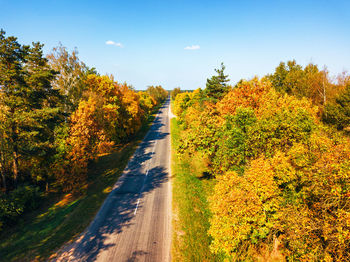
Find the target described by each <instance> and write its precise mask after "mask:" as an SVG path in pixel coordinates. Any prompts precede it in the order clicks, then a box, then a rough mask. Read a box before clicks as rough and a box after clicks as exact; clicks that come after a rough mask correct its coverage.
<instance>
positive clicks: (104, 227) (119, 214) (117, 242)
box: [54, 100, 171, 262]
mask: <svg viewBox="0 0 350 262" xmlns="http://www.w3.org/2000/svg"><path fill="white" fill-rule="evenodd" d="M168 114H169V100H167V101H166V103H165V104H164V105H163V107H162V108H161V109H160V111H159V113H158V115H157V117H156V119H155V121H154V123H153V125H152V127H151V129H150V131H149V132H148V134H147V135H146V137H145V139H144V140H143V141H142V143H141V144H140V146H139V147H138V149H137V150H136V151H135V154H134V156H133V157H132V158H131V159H130V161H129V163H128V166H127V167H126V169H125V170H124V172H123V175H122V176H121V177H120V179H119V180H118V182H117V183H116V184H115V186H114V188H113V191H112V192H111V193H110V194H109V196H108V197H107V199H106V200H105V202H104V204H103V205H102V207H101V209H100V211H99V212H98V214H97V215H96V217H95V219H94V221H93V222H92V223H91V224H90V226H89V227H88V229H87V230H86V231H85V232H84V233H83V234H82V235H81V236H80V237H79V239H78V240H76V241H75V242H74V243H72V244H70V245H68V246H66V247H64V248H63V250H62V251H60V252H59V254H60V255H59V256H58V257H57V258H55V259H54V261H153V262H154V261H162V262H163V261H170V242H171V184H170V129H169V116H168Z"/></svg>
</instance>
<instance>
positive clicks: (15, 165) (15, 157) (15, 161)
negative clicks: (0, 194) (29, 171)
mask: <svg viewBox="0 0 350 262" xmlns="http://www.w3.org/2000/svg"><path fill="white" fill-rule="evenodd" d="M13 179H14V182H15V187H17V182H18V153H17V146H16V145H15V146H14V150H13Z"/></svg>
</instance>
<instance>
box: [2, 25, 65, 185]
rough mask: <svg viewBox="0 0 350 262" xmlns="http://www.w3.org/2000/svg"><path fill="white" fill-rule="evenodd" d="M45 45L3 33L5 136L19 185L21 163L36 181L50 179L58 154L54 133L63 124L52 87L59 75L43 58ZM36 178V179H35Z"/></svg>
mask: <svg viewBox="0 0 350 262" xmlns="http://www.w3.org/2000/svg"><path fill="white" fill-rule="evenodd" d="M42 47H43V45H41V44H39V43H33V45H32V46H27V45H21V44H19V43H18V42H17V38H16V37H12V36H10V37H6V36H5V32H4V31H3V30H1V31H0V91H1V101H0V103H1V107H3V108H6V110H3V114H4V121H5V122H6V123H3V125H2V126H6V127H7V128H6V129H5V130H3V132H4V135H6V136H7V137H8V141H7V143H8V144H9V145H8V146H7V148H8V150H9V151H11V154H10V155H11V159H8V161H11V162H12V173H13V180H14V184H15V185H17V182H18V180H19V175H20V172H21V168H20V167H19V164H20V163H24V162H26V161H27V163H29V165H28V164H27V167H28V166H31V169H32V170H26V171H27V172H28V171H32V172H31V175H32V179H35V180H37V179H38V176H39V177H42V178H43V179H44V177H45V176H46V177H47V173H48V165H47V164H48V163H47V162H48V161H49V159H50V158H51V157H52V155H53V154H54V148H53V146H52V145H53V140H54V129H55V128H56V126H57V125H58V124H59V123H61V122H62V121H63V114H62V110H61V109H60V108H61V107H60V101H61V100H62V97H61V95H60V94H59V92H58V90H55V89H53V88H52V86H51V81H52V80H53V79H54V77H55V74H56V72H55V71H53V70H52V69H51V68H50V67H49V65H48V63H47V59H46V58H44V57H43V53H42ZM33 174H35V176H33Z"/></svg>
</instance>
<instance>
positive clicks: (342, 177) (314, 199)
mask: <svg viewBox="0 0 350 262" xmlns="http://www.w3.org/2000/svg"><path fill="white" fill-rule="evenodd" d="M224 69H225V67H224V65H223V64H222V66H221V68H220V69H217V70H216V72H217V74H216V75H215V76H213V77H212V78H210V79H208V80H207V84H206V88H205V89H204V90H201V89H197V90H195V91H194V92H179V90H176V95H175V96H174V97H175V98H174V102H173V107H174V113H175V114H176V115H177V120H178V123H179V124H180V126H181V129H182V132H181V133H182V134H181V139H182V143H181V145H179V146H178V148H176V150H177V153H178V154H179V156H180V157H181V156H182V155H190V156H191V155H196V156H199V157H201V159H202V160H203V164H204V165H205V166H206V170H207V173H208V174H209V176H210V177H211V179H215V181H216V185H215V188H214V192H213V194H212V196H211V197H210V198H209V203H210V211H211V213H212V217H211V219H210V229H209V232H208V234H210V235H211V237H212V239H213V240H212V243H211V251H212V252H214V253H217V254H224V255H225V256H226V257H227V258H228V259H229V260H234V261H247V260H249V261H250V260H252V261H255V260H278V261H284V260H288V261H289V260H290V261H295V260H297V261H300V260H302V261H347V260H349V259H350V249H349V247H350V226H349V219H350V204H349V203H350V202H349V196H350V139H349V129H350V121H349V120H350V118H349V117H350V76H349V75H348V74H346V73H343V74H341V75H339V76H338V77H337V78H331V77H330V76H329V73H328V71H327V69H326V68H324V69H322V70H320V69H319V68H318V66H317V65H314V64H309V65H307V66H305V67H302V66H301V65H298V64H297V63H296V61H288V62H287V63H283V62H282V63H280V65H279V66H278V67H277V68H276V69H275V72H274V73H273V74H270V75H267V76H264V77H262V78H260V79H259V78H257V77H254V78H253V79H250V80H244V79H242V80H240V81H239V82H238V83H237V84H236V85H235V86H230V85H229V84H228V76H227V75H225V74H224Z"/></svg>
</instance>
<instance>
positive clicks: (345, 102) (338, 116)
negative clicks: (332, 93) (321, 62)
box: [323, 84, 350, 131]
mask: <svg viewBox="0 0 350 262" xmlns="http://www.w3.org/2000/svg"><path fill="white" fill-rule="evenodd" d="M323 120H324V121H325V122H326V123H328V124H331V125H334V126H336V128H337V129H340V130H341V129H344V128H346V129H348V131H350V84H349V85H347V86H346V88H345V89H344V91H343V92H342V93H340V94H339V96H338V97H337V98H336V99H335V102H333V103H328V104H327V105H326V107H325V110H324V113H323Z"/></svg>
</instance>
